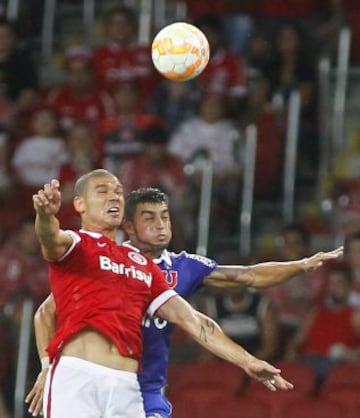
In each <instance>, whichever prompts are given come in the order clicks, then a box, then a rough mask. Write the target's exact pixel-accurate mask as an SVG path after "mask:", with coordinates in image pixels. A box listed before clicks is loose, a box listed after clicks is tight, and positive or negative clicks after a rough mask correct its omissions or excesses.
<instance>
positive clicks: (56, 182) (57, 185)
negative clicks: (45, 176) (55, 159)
mask: <svg viewBox="0 0 360 418" xmlns="http://www.w3.org/2000/svg"><path fill="white" fill-rule="evenodd" d="M50 184H51V187H52V188H53V189H59V188H60V182H59V180H57V179H52V180H51V183H50Z"/></svg>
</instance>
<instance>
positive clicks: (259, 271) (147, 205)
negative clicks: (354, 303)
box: [27, 188, 342, 418]
mask: <svg viewBox="0 0 360 418" xmlns="http://www.w3.org/2000/svg"><path fill="white" fill-rule="evenodd" d="M124 229H125V231H126V233H127V234H128V236H129V241H127V242H125V243H123V245H127V246H131V247H132V248H133V249H134V250H136V251H140V252H142V253H143V254H145V255H147V256H149V257H150V258H152V259H153V261H154V262H155V263H156V264H158V265H159V267H160V268H161V270H162V271H163V272H164V277H165V279H166V280H167V281H168V283H170V284H171V286H172V287H173V288H174V289H175V290H176V291H177V293H178V294H179V295H181V296H182V297H184V298H189V297H190V296H192V295H193V294H194V293H195V292H196V291H197V290H198V289H199V288H200V287H201V286H202V285H203V284H207V285H212V286H218V287H226V286H251V287H255V288H265V287H268V286H272V285H276V284H280V283H283V282H284V281H286V280H288V279H290V278H291V277H293V276H294V275H296V274H298V273H300V272H302V271H306V270H312V269H315V268H318V267H320V266H321V265H322V264H323V262H324V261H326V260H329V259H334V258H337V257H339V256H340V255H341V254H342V248H339V249H336V250H334V251H331V252H325V253H323V252H321V253H317V254H315V255H313V256H312V257H310V258H306V259H302V260H298V261H292V262H270V263H260V264H256V265H252V266H218V265H217V263H216V262H215V261H213V260H210V259H208V258H206V257H202V256H199V255H196V254H189V253H187V252H186V251H182V252H180V253H178V254H176V253H172V252H169V251H167V247H168V245H169V242H170V240H171V221H170V214H169V208H168V200H167V196H166V195H165V194H164V193H162V192H160V191H159V190H157V189H153V188H145V189H139V190H135V191H133V192H131V193H130V194H129V195H128V196H127V199H126V206H125V222H124ZM54 314H55V312H54V306H53V304H52V303H51V302H50V303H47V304H46V302H45V305H44V304H43V306H42V307H41V309H40V310H39V311H38V314H37V316H36V319H35V324H36V327H35V328H36V334H37V335H36V336H37V341H41V345H42V346H46V343H47V341H44V336H46V335H47V332H46V328H52V327H54ZM173 328H174V326H173V325H172V324H168V323H167V322H166V321H164V320H162V319H160V318H154V319H150V318H145V319H144V327H143V341H144V352H143V358H142V372H141V373H140V374H139V381H140V385H141V390H142V395H143V399H144V405H145V411H146V415H147V417H148V418H169V417H170V416H171V404H170V403H169V401H168V400H167V398H166V396H165V395H164V387H165V386H166V375H167V367H168V359H169V346H170V335H171V332H172V330H173ZM44 330H45V332H43V331H44ZM46 338H47V337H45V339H46ZM42 378H43V377H42V375H41V374H40V375H39V378H38V381H37V383H36V384H35V386H34V388H33V390H32V391H31V392H30V394H29V396H28V398H27V401H28V402H30V403H31V405H32V407H31V408H32V410H33V412H34V413H35V414H36V413H37V412H38V411H39V410H40V408H41V401H40V400H41V381H42Z"/></svg>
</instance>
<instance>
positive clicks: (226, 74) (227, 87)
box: [197, 49, 247, 97]
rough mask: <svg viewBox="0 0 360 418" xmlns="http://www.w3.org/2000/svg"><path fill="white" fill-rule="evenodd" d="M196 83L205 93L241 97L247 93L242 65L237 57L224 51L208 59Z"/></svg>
mask: <svg viewBox="0 0 360 418" xmlns="http://www.w3.org/2000/svg"><path fill="white" fill-rule="evenodd" d="M197 81H198V83H199V86H200V88H201V90H202V91H204V92H205V93H215V94H224V95H229V96H234V97H242V96H244V95H245V94H246V92H247V86H246V75H245V66H244V63H243V62H242V60H241V58H239V57H238V56H237V55H235V54H233V53H231V52H228V51H226V50H224V49H222V50H220V51H218V52H216V54H215V55H214V56H212V57H211V58H210V61H209V63H208V65H207V66H206V68H205V70H204V71H203V72H202V73H201V74H200V75H199V76H198V77H197Z"/></svg>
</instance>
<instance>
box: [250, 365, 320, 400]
mask: <svg viewBox="0 0 360 418" xmlns="http://www.w3.org/2000/svg"><path fill="white" fill-rule="evenodd" d="M274 365H275V366H276V367H278V368H279V369H280V370H281V374H282V376H283V377H284V378H285V379H286V380H289V381H290V382H291V383H293V384H294V389H293V391H292V392H297V393H300V394H302V395H309V394H311V393H312V392H313V390H314V389H315V383H316V375H315V372H314V370H313V369H312V368H311V367H309V366H306V365H304V364H301V363H297V362H290V361H281V362H277V363H275V364H274ZM258 391H266V392H268V389H267V388H266V387H265V386H264V385H263V384H262V383H259V382H257V381H256V380H251V381H250V384H249V387H248V391H247V392H248V394H250V393H253V392H258Z"/></svg>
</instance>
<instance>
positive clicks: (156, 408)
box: [142, 392, 172, 418]
mask: <svg viewBox="0 0 360 418" xmlns="http://www.w3.org/2000/svg"><path fill="white" fill-rule="evenodd" d="M142 397H143V400H144V408H145V413H146V417H147V418H171V413H172V406H171V403H170V402H169V401H168V400H167V398H166V397H165V396H164V395H163V394H162V393H161V392H142Z"/></svg>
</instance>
